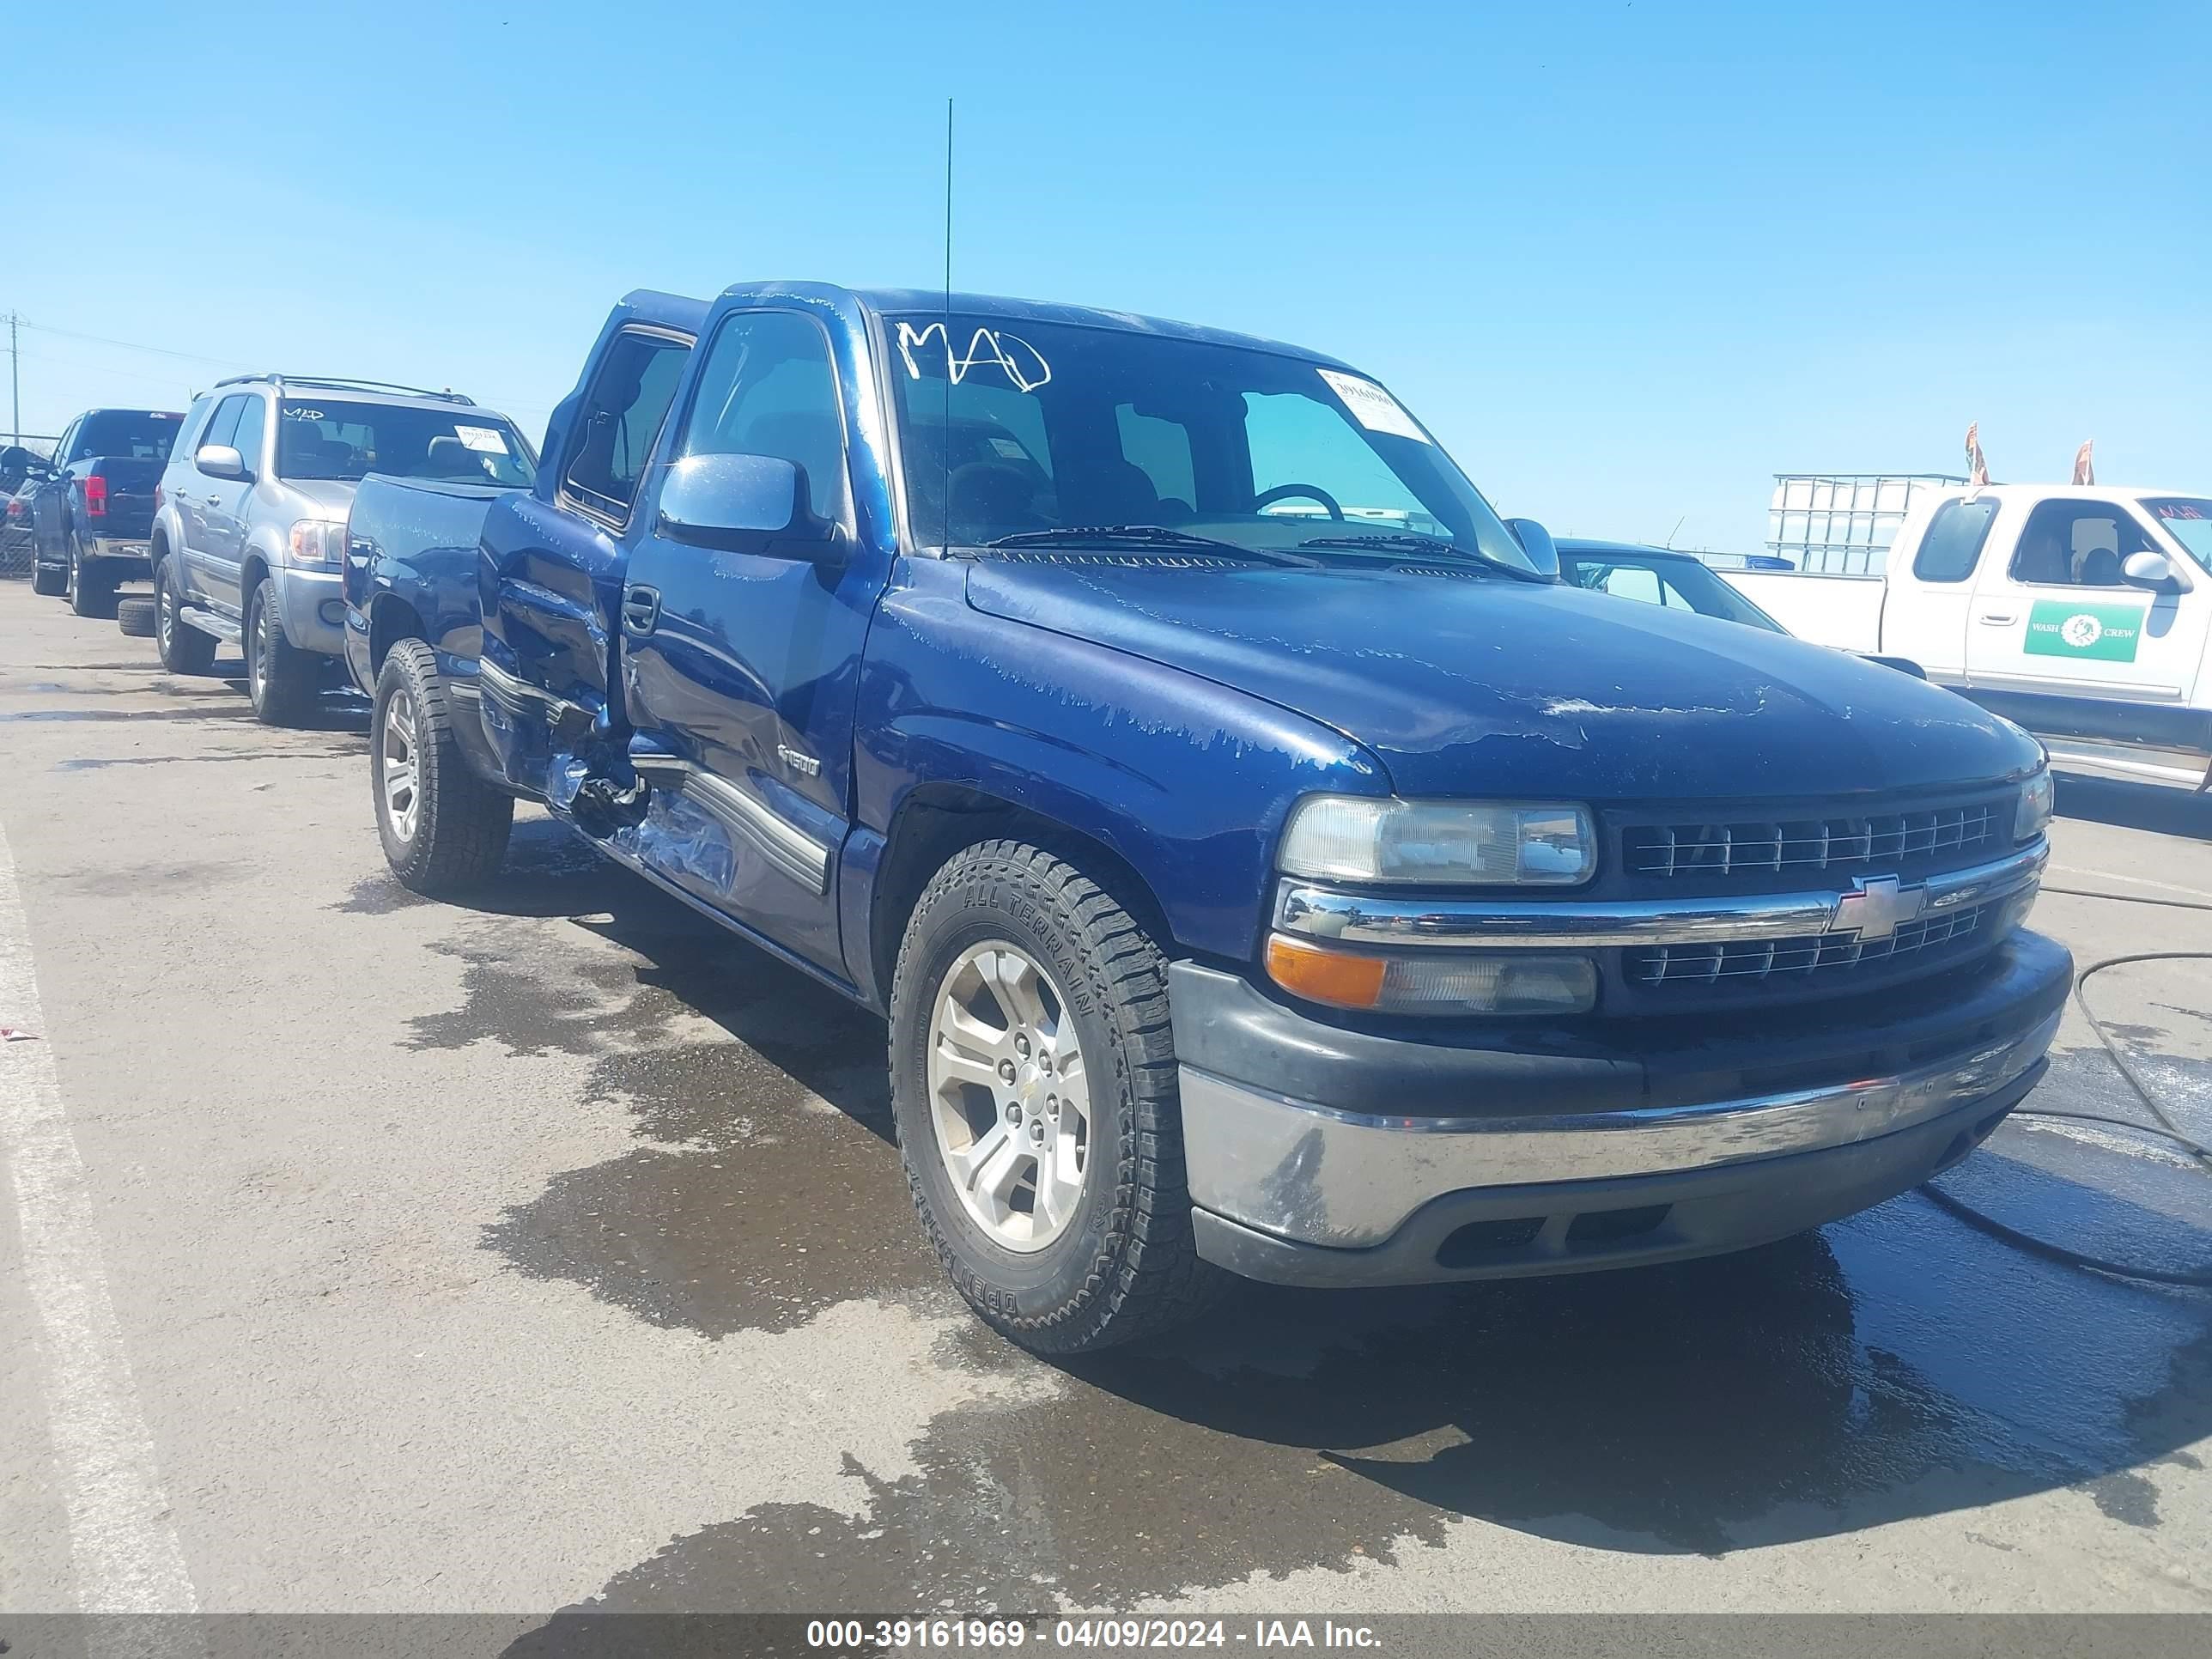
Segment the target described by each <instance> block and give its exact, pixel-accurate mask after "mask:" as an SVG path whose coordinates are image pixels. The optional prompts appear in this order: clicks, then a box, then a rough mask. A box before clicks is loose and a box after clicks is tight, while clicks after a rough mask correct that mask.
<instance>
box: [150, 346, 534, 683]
mask: <svg viewBox="0 0 2212 1659" xmlns="http://www.w3.org/2000/svg"><path fill="white" fill-rule="evenodd" d="M530 454H531V451H530V448H529V446H528V444H527V443H526V441H525V440H524V439H523V437H522V435H521V434H520V432H518V431H517V430H516V429H515V428H514V426H513V422H510V421H508V420H507V417H506V416H503V415H495V414H494V413H492V412H491V411H490V410H484V409H479V408H477V405H476V404H473V403H471V401H470V400H469V399H468V398H464V397H461V396H460V395H459V394H458V393H456V392H423V391H420V390H416V389H415V388H412V387H407V386H386V385H383V384H380V383H379V382H376V381H370V380H305V379H299V378H296V377H290V376H281V375H276V374H255V375H248V376H245V377H243V378H240V379H238V380H225V381H223V382H222V383H221V384H220V385H218V386H216V389H215V390H214V391H212V392H208V393H207V394H206V395H205V396H204V397H202V398H199V399H198V400H197V402H196V403H194V404H192V407H191V411H190V412H189V413H188V414H187V415H186V416H185V425H184V430H183V434H182V435H181V436H180V437H179V439H178V441H177V445H176V447H175V448H174V449H173V451H172V452H171V453H170V456H169V464H168V466H167V470H166V471H164V472H163V473H162V475H161V489H160V490H159V491H158V492H157V494H156V496H155V502H156V505H155V514H154V531H153V536H152V538H151V542H150V544H149V553H150V557H151V562H152V565H153V575H154V600H155V629H154V632H155V646H156V648H157V649H158V650H159V651H160V653H161V663H162V665H163V666H164V667H166V668H167V669H169V670H170V671H173V672H175V673H181V674H204V673H206V672H207V671H209V669H210V666H211V665H212V664H213V661H214V659H215V647H216V641H219V640H230V641H236V642H237V643H238V644H239V645H240V647H241V649H242V650H243V651H244V653H245V656H246V690H247V691H248V693H249V695H250V696H252V699H253V711H254V713H255V714H257V715H258V716H259V717H260V718H261V719H262V720H265V721H268V722H269V723H270V724H271V725H276V726H289V725H295V724H298V723H299V722H300V721H301V720H305V719H307V716H308V715H309V714H311V713H312V712H313V708H314V706H315V702H316V698H317V696H318V695H319V693H320V692H321V690H323V688H324V687H325V685H333V684H341V683H343V671H342V669H341V667H340V665H339V660H338V659H339V658H340V656H341V654H342V653H343V650H344V642H343V623H344V620H345V604H344V601H343V599H341V598H340V597H339V586H338V583H339V575H340V573H341V570H342V568H343V560H344V554H345V520H346V514H347V513H348V512H349V510H350V508H351V507H352V505H353V495H354V489H355V487H356V485H357V484H359V483H360V482H361V480H362V477H365V476H366V475H367V474H368V473H370V472H385V473H390V474H392V475H394V476H396V477H410V478H431V479H441V480H445V481H447V482H450V483H475V484H485V483H496V484H507V483H528V482H529V479H530V472H529V459H528V458H529V457H530Z"/></svg>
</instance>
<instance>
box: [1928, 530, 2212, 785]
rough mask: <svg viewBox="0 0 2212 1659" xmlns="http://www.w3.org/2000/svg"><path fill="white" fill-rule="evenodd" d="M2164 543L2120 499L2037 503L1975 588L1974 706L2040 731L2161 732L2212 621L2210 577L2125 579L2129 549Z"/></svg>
mask: <svg viewBox="0 0 2212 1659" xmlns="http://www.w3.org/2000/svg"><path fill="white" fill-rule="evenodd" d="M2143 551H2158V552H2164V551H2165V548H2164V547H2163V546H2162V545H2160V543H2159V541H2158V539H2157V538H2156V537H2154V535H2153V534H2152V533H2151V532H2150V531H2149V529H2148V526H2145V525H2143V524H2142V523H2141V522H2140V521H2139V520H2137V519H2136V516H2135V515H2134V514H2133V513H2131V512H2130V510H2129V508H2128V507H2126V506H2125V505H2124V503H2122V502H2120V501H2093V500H2083V499H2077V498H2063V497H2062V498H2059V499H2055V500H2051V501H2041V502H2039V503H2038V504H2037V505H2036V507H2035V508H2034V510H2033V512H2031V513H2029V515H2028V518H2027V523H2026V524H2025V525H2024V526H2022V528H2021V533H2020V538H2019V540H2018V542H2017V543H2016V544H2015V546H2014V549H2013V552H2012V556H2011V558H2010V559H2009V560H2007V561H1999V560H1996V559H1990V560H1987V561H1984V568H1983V571H1982V576H1981V580H1980V581H1979V582H1978V584H1977V585H1976V586H1975V590H1974V623H1973V627H1972V630H1971V632H1970V633H1969V635H1968V638H1967V645H1966V677H1967V683H1968V684H1969V685H1970V686H1971V687H1972V690H1973V694H1974V696H1975V698H1976V699H1977V701H1987V702H1990V704H1991V706H1992V707H1997V708H2000V709H2001V711H2002V712H2003V713H2005V714H2010V715H2012V717H2013V718H2014V719H2015V720H2020V721H2021V723H2022V724H2023V725H2026V726H2028V727H2029V729H2030V730H2032V731H2037V732H2069V733H2072V734H2074V735H2076V736H2081V737H2093V738H2118V739H2120V740H2123V741H2142V740H2144V739H2146V738H2152V737H2154V735H2157V733H2156V732H2154V730H2153V729H2152V728H2154V727H2162V726H2164V725H2165V724H2166V720H2167V719H2168V718H2169V717H2168V716H2166V715H2163V714H2160V713H2159V712H2155V711H2160V710H2172V711H2179V710H2181V709H2184V708H2186V707H2187V706H2188V704H2189V702H2190V694H2191V691H2192V690H2194V689H2195V687H2196V684H2197V672H2198V669H2199V666H2200V665H2201V664H2202V663H2203V658H2204V647H2205V640H2206V634H2207V623H2208V621H2212V591H2208V590H2207V589H2206V588H2205V586H2203V584H2202V583H2198V584H2196V585H2195V586H2191V587H2188V588H2185V589H2183V590H2182V591H2180V592H2154V591H2152V590H2150V589H2148V588H2142V587H2137V586H2134V585H2132V584H2131V583H2129V582H2128V581H2126V580H2124V578H2123V577H2122V575H2121V566H2122V564H2123V563H2124V562H2125V560H2126V559H2127V558H2128V557H2129V556H2130V555H2131V554H2134V553H2139V552H2143ZM2182 580H2184V581H2188V580H2190V578H2189V576H2188V575H2187V574H2183V576H2182ZM2146 704H2148V705H2150V707H2149V708H2145V707H2144V706H2143V705H2146Z"/></svg>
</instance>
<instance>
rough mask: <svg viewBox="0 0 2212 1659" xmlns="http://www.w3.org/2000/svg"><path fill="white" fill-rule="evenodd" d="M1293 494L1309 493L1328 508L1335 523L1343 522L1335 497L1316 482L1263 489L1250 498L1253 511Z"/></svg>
mask: <svg viewBox="0 0 2212 1659" xmlns="http://www.w3.org/2000/svg"><path fill="white" fill-rule="evenodd" d="M1294 495H1310V496H1311V497H1312V498H1313V499H1314V500H1315V501H1319V502H1320V503H1321V504H1322V506H1323V507H1327V508H1328V516H1329V517H1330V518H1332V519H1334V520H1335V521H1336V522H1337V523H1339V524H1342V523H1343V522H1344V509H1343V508H1342V507H1339V506H1338V505H1337V504H1336V497H1335V496H1334V495H1330V494H1329V493H1328V491H1327V490H1326V489H1322V488H1321V487H1320V486H1319V485H1318V484H1301V483H1287V484H1277V485H1276V486H1275V487H1274V488H1273V489H1263V490H1261V492H1260V493H1259V494H1258V495H1255V496H1254V497H1253V498H1252V510H1253V511H1254V512H1255V513H1257V512H1259V511H1261V509H1262V508H1263V507H1273V505H1274V504H1275V503H1276V502H1277V501H1288V500H1290V499H1291V497H1292V496H1294Z"/></svg>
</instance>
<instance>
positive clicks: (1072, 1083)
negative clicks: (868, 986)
mask: <svg viewBox="0 0 2212 1659" xmlns="http://www.w3.org/2000/svg"><path fill="white" fill-rule="evenodd" d="M891 1082H892V1099H893V1103H894V1107H895V1109H896V1114H897V1117H898V1132H899V1146H900V1152H901V1155H902V1158H904V1161H905V1164H906V1171H907V1182H908V1186H909V1187H910V1188H912V1190H913V1194H914V1201H915V1209H916V1210H917V1211H918V1212H920V1214H921V1223H922V1228H923V1231H925V1232H926V1233H927V1235H928V1237H929V1240H930V1242H931V1243H932V1244H933V1246H934V1247H935V1248H936V1250H937V1254H938V1258H939V1261H942V1262H943V1263H944V1264H945V1270H946V1272H947V1273H950V1274H951V1278H952V1281H953V1283H954V1284H955V1285H957V1286H958V1288H959V1290H960V1293H961V1294H962V1295H963V1297H966V1298H967V1299H968V1303H969V1306H970V1307H972V1308H974V1309H975V1311H976V1312H977V1313H978V1314H979V1315H981V1317H982V1318H983V1319H984V1320H985V1321H986V1322H987V1323H989V1324H991V1325H992V1326H994V1327H995V1328H998V1329H999V1330H1000V1331H1002V1332H1004V1333H1005V1334H1006V1335H1008V1336H1010V1337H1012V1339H1013V1340H1015V1341H1017V1342H1019V1343H1021V1344H1023V1345H1024V1346H1026V1347H1030V1348H1035V1349H1037V1350H1039V1351H1040V1352H1048V1353H1078V1352H1086V1351H1088V1350H1091V1349H1096V1348H1103V1347H1109V1346H1113V1345H1114V1344H1116V1343H1120V1342H1127V1341H1130V1340H1134V1339H1136V1338H1139V1337H1143V1336H1146V1335H1150V1334H1152V1333H1154V1332H1156V1331H1159V1330H1162V1329H1164V1328H1168V1327H1170V1326H1172V1325H1175V1324H1178V1323H1181V1322H1183V1321H1184V1320H1187V1319H1189V1318H1191V1317H1193V1316H1195V1315H1196V1314H1197V1313H1198V1312H1200V1310H1203V1309H1204V1308H1205V1307H1206V1305H1207V1304H1209V1303H1210V1302H1211V1301H1212V1299H1213V1297H1214V1296H1215V1294H1216V1293H1217V1292H1218V1291H1219V1290H1220V1288H1221V1287H1222V1286H1223V1285H1225V1283H1227V1280H1228V1276H1227V1275H1226V1274H1225V1273H1223V1272H1222V1271H1221V1270H1220V1269H1218V1268H1217V1267H1213V1266H1212V1264H1210V1263H1208V1262H1206V1261H1201V1260H1200V1259H1199V1256H1198V1254H1197V1250H1196V1248H1195V1245H1194V1241H1193V1238H1192V1234H1191V1220H1190V1194H1189V1192H1188V1188H1187V1187H1186V1185H1185V1182H1184V1178H1183V1162H1182V1115H1181V1107H1180V1103H1179V1101H1178V1099H1177V1096H1176V1061H1175V1042H1174V1034H1173V1031H1172V1030H1171V1029H1170V1024H1169V1019H1168V997H1167V966H1166V963H1165V960H1164V958H1163V957H1162V956H1161V954H1160V951H1159V949H1158V946H1157V945H1155V944H1154V943H1153V941H1152V939H1151V938H1150V937H1148V936H1147V935H1146V933H1145V931H1144V929H1143V928H1142V927H1140V926H1139V924H1138V923H1137V921H1135V919H1134V918H1133V917H1132V916H1131V915H1129V913H1128V912H1127V910H1125V909H1123V908H1121V905H1119V904H1117V903H1116V902H1115V901H1114V899H1113V898H1112V897H1111V896H1109V894H1108V893H1107V892H1106V891H1105V890H1103V888H1101V887H1100V886H1099V885H1098V884H1097V883H1096V882H1094V881H1092V880H1091V878H1089V877H1087V876H1085V874H1084V873H1083V872H1081V871H1080V870H1079V869H1077V868H1076V867H1075V866H1073V865H1072V864H1070V863H1068V862H1066V860H1062V859H1060V858H1057V857H1055V856H1054V855H1053V854H1050V853H1048V852H1045V851H1044V850H1042V848H1036V847H1033V846H1029V845H1025V844H1024V843H1022V842H1013V841H999V842H985V843H983V844H982V845H980V846H976V847H971V848H968V849H967V850H966V851H964V852H963V853H961V854H957V856H956V857H955V858H953V860H951V862H950V863H948V864H947V865H945V867H944V868H943V869H941V870H939V872H938V873H937V875H936V877H935V878H933V880H932V881H931V882H930V884H929V885H928V887H927V889H926V890H924V891H923V893H922V896H921V898H920V899H919V900H918V901H917V902H916V903H915V910H914V915H913V916H912V917H911V918H910V919H909V921H908V924H907V930H906V937H905V939H904V941H903V942H902V945H901V946H900V948H899V958H898V968H897V972H896V976H895V978H894V980H893V982H892V991H891Z"/></svg>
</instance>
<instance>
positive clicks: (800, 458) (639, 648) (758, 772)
mask: <svg viewBox="0 0 2212 1659" xmlns="http://www.w3.org/2000/svg"><path fill="white" fill-rule="evenodd" d="M716 454H724V455H726V454H755V455H768V456H774V457H776V458H778V459H783V460H787V461H790V462H793V463H794V464H795V465H798V466H799V467H800V468H801V469H803V470H804V471H805V476H806V480H807V483H808V485H809V489H810V493H811V500H812V506H813V509H814V511H815V513H817V515H818V516H820V517H822V518H824V519H827V520H831V521H832V522H834V523H836V524H837V525H839V526H842V528H843V531H844V535H843V538H842V543H841V545H842V546H843V547H844V548H847V549H848V550H849V549H851V548H853V547H854V545H855V542H854V536H853V529H854V515H853V508H852V503H851V492H850V488H849V485H848V473H847V467H846V453H845V425H844V416H843V404H842V397H841V393H840V389H839V385H838V377H837V374H836V368H835V365H834V362H833V360H832V357H831V354H830V349H829V337H828V336H827V335H826V334H825V333H824V332H823V329H822V327H821V325H819V324H818V323H817V322H815V321H814V320H813V319H811V318H810V317H806V316H804V315H801V314H799V313H793V312H781V311H738V312H732V313H730V314H729V315H727V316H726V317H725V318H724V319H723V320H722V322H721V324H720V327H719V328H718V329H717V331H715V333H714V336H713V337H712V339H711V340H710V341H709V342H708V343H706V344H705V345H704V346H703V347H702V357H701V360H700V362H699V363H698V365H697V368H696V372H695V374H694V375H693V380H692V389H691V395H690V403H689V404H688V405H687V406H686V407H685V409H684V414H683V417H682V423H681V425H680V426H679V428H678V431H677V433H676V435H675V441H674V442H673V443H672V444H671V446H670V447H669V448H668V451H667V459H669V460H670V461H671V462H674V461H678V460H681V459H684V458H685V457H687V456H693V455H716ZM655 471H656V474H657V475H658V476H659V477H665V476H666V469H665V468H657V469H655ZM653 493H654V496H655V498H656V500H657V496H658V489H657V486H656V488H655V489H654V492H653ZM641 505H642V506H644V507H645V509H646V510H643V511H641V512H640V513H639V515H638V524H637V528H636V530H635V536H636V540H635V543H634V544H633V548H632V550H631V553H630V557H629V573H628V586H626V588H625V589H624V594H623V702H624V706H625V708H627V710H628V712H629V719H630V724H631V727H632V730H633V732H634V736H633V738H632V739H631V744H630V757H631V761H632V763H633V764H634V765H635V767H636V768H637V769H638V771H639V772H640V774H641V775H643V776H644V777H646V778H647V781H650V782H652V783H653V784H654V785H655V787H656V788H657V789H659V788H666V787H673V788H674V789H675V790H676V791H677V792H678V793H679V794H680V795H681V796H682V797H683V798H684V800H685V802H686V803H687V804H688V805H689V806H690V807H691V808H694V809H696V810H697V811H703V812H705V813H707V814H708V815H709V816H711V817H713V818H714V819H715V820H716V821H717V822H718V823H719V824H720V828H721V829H722V831H724V832H726V835H725V839H726V844H727V853H726V854H723V853H722V852H721V851H720V848H719V847H718V848H717V850H716V853H715V856H714V859H713V860H706V861H702V862H701V863H700V864H698V865H697V866H694V867H690V868H668V867H666V866H664V873H666V874H668V875H670V876H671V878H675V879H678V880H679V881H682V882H683V883H684V884H685V886H686V887H687V888H688V889H689V890H691V891H693V892H695V893H696V894H697V895H698V896H701V897H702V898H704V899H706V900H707V901H708V902H709V903H711V904H713V905H714V907H715V908H718V909H720V910H723V911H725V912H726V913H727V914H729V915H732V917H734V918H735V919H737V920H738V921H742V922H744V924H745V925H746V926H748V927H753V928H756V929H757V930H758V931H760V932H762V933H765V934H767V935H768V936H769V938H771V939H774V940H775V941H776V942H777V943H779V944H781V945H785V946H787V948H790V949H792V950H794V951H798V952H799V954H801V955H803V956H805V957H808V958H809V959H811V960H812V961H814V962H816V963H820V964H821V965H823V967H825V968H829V969H832V970H833V971H836V972H839V973H841V974H842V953H841V951H840V949H839V945H838V933H837V918H836V902H835V899H834V896H833V895H834V886H835V884H834V880H833V876H834V871H835V860H836V854H837V851H838V849H839V848H841V847H842V844H843V842H844V837H845V830H846V827H847V823H848V816H847V814H848V801H849V799H850V798H851V785H852V767H853V714H854V701H855V697H856V695H857V690H858V687H859V684H860V650H861V646H862V643H863V641H865V639H866V634H867V627H868V620H869V617H870V615H871V614H872V600H873V598H874V595H875V592H877V591H878V588H879V587H880V585H881V584H880V573H879V572H878V571H876V570H875V569H874V568H872V562H871V561H869V560H868V559H867V558H866V557H865V556H854V557H852V558H850V559H849V560H848V561H847V562H844V563H843V564H842V565H841V566H839V565H831V564H829V563H827V562H825V563H821V564H817V563H813V562H807V561H805V560H804V559H798V558H791V557H783V556H774V555H769V554H757V555H756V554H748V553H738V552H732V551H726V550H718V549H714V548H708V547H701V546H696V545H691V544H686V543H683V542H678V541H675V540H672V539H670V538H665V537H664V536H661V535H660V534H659V533H658V532H657V530H656V527H655V526H656V521H657V520H658V518H659V512H658V508H657V506H655V505H653V503H650V502H641Z"/></svg>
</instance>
